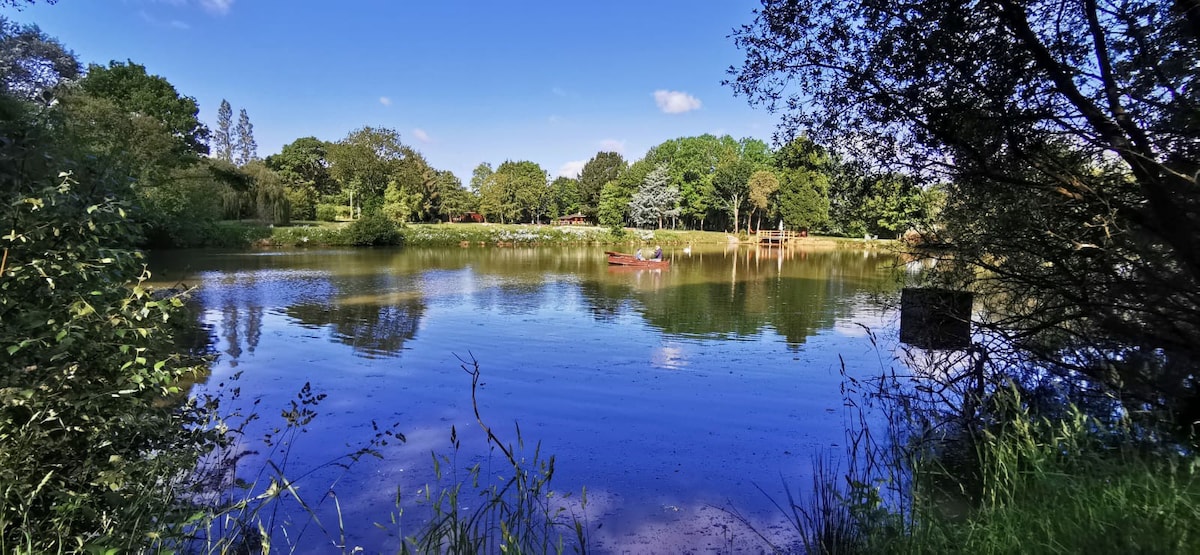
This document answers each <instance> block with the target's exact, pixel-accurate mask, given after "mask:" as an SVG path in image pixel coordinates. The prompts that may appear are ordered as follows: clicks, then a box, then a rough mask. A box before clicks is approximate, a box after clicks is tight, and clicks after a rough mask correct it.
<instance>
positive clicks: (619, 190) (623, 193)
mask: <svg viewBox="0 0 1200 555" xmlns="http://www.w3.org/2000/svg"><path fill="white" fill-rule="evenodd" d="M632 200H633V191H632V190H630V189H627V188H625V187H623V186H621V184H620V183H619V182H617V181H609V182H608V183H605V184H604V189H602V190H601V191H600V208H599V210H598V211H597V218H598V219H599V220H600V225H603V226H608V227H617V228H619V227H624V225H625V220H626V219H627V215H628V213H629V202H630V201H632Z"/></svg>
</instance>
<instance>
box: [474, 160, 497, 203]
mask: <svg viewBox="0 0 1200 555" xmlns="http://www.w3.org/2000/svg"><path fill="white" fill-rule="evenodd" d="M495 173H496V172H495V170H493V169H492V165H491V164H489V163H487V162H483V163H480V164H479V165H478V166H475V170H474V171H472V172H471V192H472V193H475V194H476V195H479V194H480V192H481V191H483V189H485V188H486V187H487V185H488V182H489V181H490V180H491V179H492V175H493V174H495Z"/></svg>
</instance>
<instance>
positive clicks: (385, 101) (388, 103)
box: [379, 96, 392, 106]
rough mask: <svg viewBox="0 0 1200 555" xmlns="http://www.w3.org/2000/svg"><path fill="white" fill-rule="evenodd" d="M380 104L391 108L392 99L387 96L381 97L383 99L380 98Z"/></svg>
mask: <svg viewBox="0 0 1200 555" xmlns="http://www.w3.org/2000/svg"><path fill="white" fill-rule="evenodd" d="M379 103H380V104H383V105H384V106H391V105H392V99H390V98H388V97H386V96H381V97H379Z"/></svg>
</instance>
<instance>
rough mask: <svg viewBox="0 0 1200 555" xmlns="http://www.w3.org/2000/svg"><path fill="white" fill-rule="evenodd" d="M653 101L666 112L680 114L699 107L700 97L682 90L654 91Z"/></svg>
mask: <svg viewBox="0 0 1200 555" xmlns="http://www.w3.org/2000/svg"><path fill="white" fill-rule="evenodd" d="M654 103H655V104H658V109H659V110H662V111H663V113H666V114H682V113H684V112H690V111H692V110H699V109H700V99H699V98H696V97H694V96H692V95H690V94H688V93H685V92H682V91H668V90H666V89H661V90H657V91H654Z"/></svg>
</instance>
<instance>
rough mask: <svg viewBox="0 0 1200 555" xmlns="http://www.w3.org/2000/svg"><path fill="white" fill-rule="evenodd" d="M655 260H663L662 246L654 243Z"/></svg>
mask: <svg viewBox="0 0 1200 555" xmlns="http://www.w3.org/2000/svg"><path fill="white" fill-rule="evenodd" d="M654 260H657V261H660V262H661V261H662V247H660V246H658V245H654Z"/></svg>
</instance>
